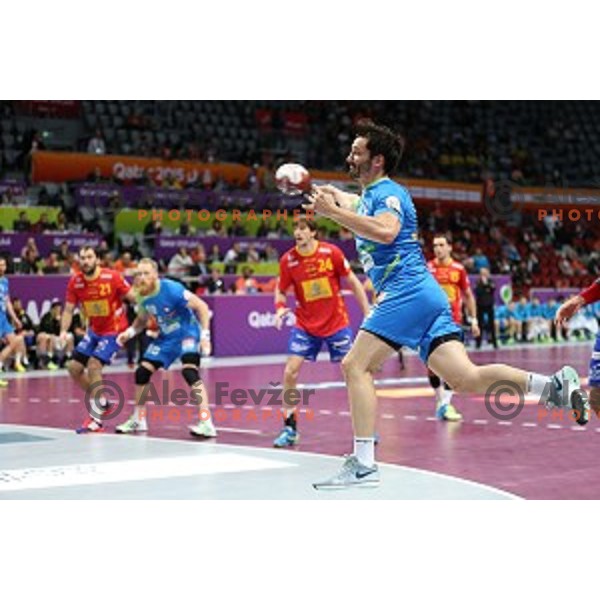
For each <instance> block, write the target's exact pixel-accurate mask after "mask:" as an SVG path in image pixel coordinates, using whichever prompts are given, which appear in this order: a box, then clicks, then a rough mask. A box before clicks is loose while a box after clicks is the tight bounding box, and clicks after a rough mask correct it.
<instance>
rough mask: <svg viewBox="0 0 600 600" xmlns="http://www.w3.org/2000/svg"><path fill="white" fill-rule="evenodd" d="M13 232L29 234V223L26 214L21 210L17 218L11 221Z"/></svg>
mask: <svg viewBox="0 0 600 600" xmlns="http://www.w3.org/2000/svg"><path fill="white" fill-rule="evenodd" d="M13 231H16V232H29V231H31V221H30V220H29V218H28V217H27V213H26V212H25V211H24V210H22V211H21V212H20V213H19V218H18V219H15V220H14V221H13Z"/></svg>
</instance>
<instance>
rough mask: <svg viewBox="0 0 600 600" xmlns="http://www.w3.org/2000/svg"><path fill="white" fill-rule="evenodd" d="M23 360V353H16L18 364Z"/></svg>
mask: <svg viewBox="0 0 600 600" xmlns="http://www.w3.org/2000/svg"><path fill="white" fill-rule="evenodd" d="M22 360H23V354H22V353H21V352H17V353H16V354H15V362H16V363H17V364H18V363H20V362H21V361H22Z"/></svg>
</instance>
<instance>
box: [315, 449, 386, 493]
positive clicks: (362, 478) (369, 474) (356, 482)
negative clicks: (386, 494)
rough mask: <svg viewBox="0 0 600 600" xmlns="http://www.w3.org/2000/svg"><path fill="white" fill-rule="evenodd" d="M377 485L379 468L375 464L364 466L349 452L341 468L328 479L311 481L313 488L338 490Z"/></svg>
mask: <svg viewBox="0 0 600 600" xmlns="http://www.w3.org/2000/svg"><path fill="white" fill-rule="evenodd" d="M378 485H379V469H378V468H377V465H373V466H372V467H366V466H365V465H363V464H362V463H361V462H359V460H358V458H356V456H354V455H353V454H351V455H350V456H346V460H345V461H344V464H343V465H342V468H341V469H340V471H339V472H338V473H337V475H334V476H333V477H331V478H330V479H326V480H325V481H320V482H318V483H313V487H314V488H315V490H339V489H343V488H349V487H356V486H360V487H377V486H378Z"/></svg>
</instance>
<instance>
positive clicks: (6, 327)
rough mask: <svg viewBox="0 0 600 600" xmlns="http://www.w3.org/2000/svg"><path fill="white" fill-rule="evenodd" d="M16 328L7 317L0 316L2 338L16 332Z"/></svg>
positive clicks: (0, 336) (0, 337) (0, 334)
mask: <svg viewBox="0 0 600 600" xmlns="http://www.w3.org/2000/svg"><path fill="white" fill-rule="evenodd" d="M14 332H15V328H14V327H13V326H12V325H11V324H10V323H9V322H8V319H7V318H6V317H0V339H2V338H3V337H4V336H5V335H8V334H9V333H14Z"/></svg>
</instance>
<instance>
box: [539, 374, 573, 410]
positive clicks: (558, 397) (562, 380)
mask: <svg viewBox="0 0 600 600" xmlns="http://www.w3.org/2000/svg"><path fill="white" fill-rule="evenodd" d="M580 387H581V385H580V382H579V375H577V371H575V369H574V368H573V367H569V366H565V367H563V368H562V369H559V370H558V371H556V373H554V375H552V377H551V378H550V390H549V393H548V394H547V396H546V398H545V399H544V400H545V404H546V408H548V409H552V408H571V394H572V393H573V392H574V391H575V390H578V389H580Z"/></svg>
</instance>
